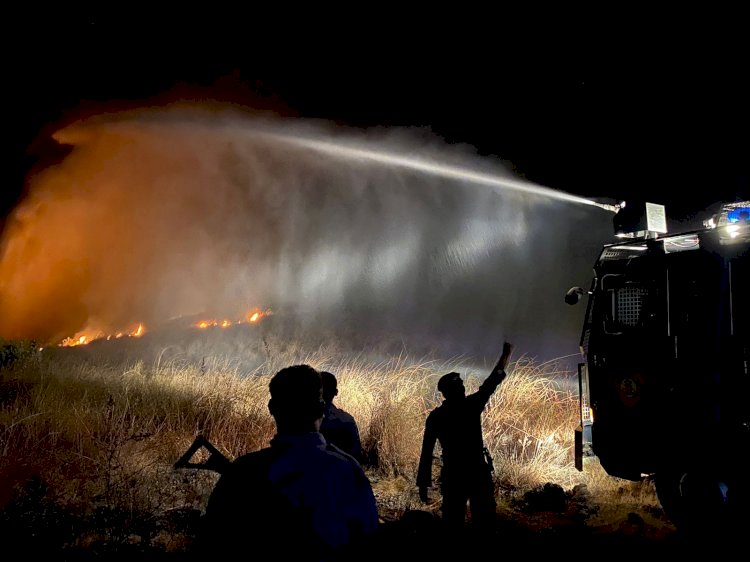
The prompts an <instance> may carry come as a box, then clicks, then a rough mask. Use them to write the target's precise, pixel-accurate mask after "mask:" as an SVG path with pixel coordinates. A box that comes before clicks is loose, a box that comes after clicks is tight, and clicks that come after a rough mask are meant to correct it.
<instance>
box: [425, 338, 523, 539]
mask: <svg viewBox="0 0 750 562" xmlns="http://www.w3.org/2000/svg"><path fill="white" fill-rule="evenodd" d="M512 350H513V346H512V345H511V344H510V343H507V342H506V343H505V344H503V352H502V355H501V356H500V359H499V361H498V362H497V365H495V368H494V369H492V372H491V373H490V374H489V376H488V377H487V378H486V379H485V380H484V382H482V384H481V386H480V387H479V390H477V391H476V392H475V393H473V394H470V395H469V396H466V389H465V388H464V383H463V381H462V380H461V375H460V374H458V373H448V374H447V375H443V376H442V377H441V378H440V380H439V381H438V386H437V387H438V390H439V391H440V392H441V393H442V394H443V397H444V398H445V400H444V401H443V403H442V404H441V405H440V406H438V407H437V408H435V409H434V410H432V412H430V414H429V415H428V416H427V421H426V423H425V431H424V438H423V441H422V454H421V456H420V459H419V470H418V473H417V486H418V487H419V497H420V498H421V500H422V501H423V502H426V501H427V499H428V498H427V489H428V488H429V487H430V486H431V485H432V454H433V450H434V448H435V442H436V441H439V442H440V446H441V448H442V459H443V467H442V470H441V473H440V491H441V494H442V496H443V506H442V514H443V521H444V523H445V524H446V525H448V526H449V527H450V528H453V529H458V528H460V527H461V526H462V525H463V524H464V520H465V515H466V503H467V501H468V502H469V505H470V508H471V518H472V522H473V523H476V524H478V525H486V524H487V523H490V522H491V521H492V519H493V518H494V515H495V509H496V504H495V486H494V483H493V480H492V467H491V465H490V459H488V458H485V453H486V450H485V448H484V442H483V439H482V419H481V416H482V411H483V410H484V407H485V406H486V405H487V402H488V401H489V399H490V396H492V394H493V393H494V392H495V390H496V389H497V387H498V386H499V385H500V383H501V382H502V381H503V380H504V379H505V376H506V374H505V368H506V367H507V365H508V361H509V359H510V354H511V352H512Z"/></svg>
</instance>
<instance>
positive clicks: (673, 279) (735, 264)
mask: <svg viewBox="0 0 750 562" xmlns="http://www.w3.org/2000/svg"><path fill="white" fill-rule="evenodd" d="M749 214H750V201H744V202H734V203H729V204H724V205H722V206H721V208H720V210H719V211H718V212H717V213H716V214H714V215H712V216H711V217H710V218H708V219H707V220H705V221H703V228H699V229H695V230H690V231H687V232H681V233H679V234H671V233H667V228H666V215H665V210H664V207H663V206H662V205H657V204H653V203H646V202H643V203H630V202H627V203H621V204H620V205H617V212H616V214H615V215H614V219H613V222H614V227H615V234H616V236H617V238H616V239H615V240H617V241H614V242H612V243H610V244H607V245H605V246H604V247H603V249H602V251H601V253H600V254H599V257H598V258H597V259H596V262H595V263H594V272H593V280H592V281H591V284H590V288H589V289H588V291H587V290H585V289H583V288H581V287H573V288H571V289H570V290H569V291H568V293H567V294H566V296H565V301H566V302H567V303H568V304H575V303H577V302H578V301H579V300H580V299H581V298H582V297H584V296H587V300H588V304H587V308H586V313H585V317H584V321H583V330H582V335H581V341H580V348H581V354H582V362H581V363H580V364H579V366H578V371H579V391H580V405H581V416H580V425H579V426H578V428H576V467H577V468H578V469H579V470H584V464H585V463H584V458H585V457H597V458H598V460H599V462H600V464H601V466H602V467H603V468H604V470H605V471H606V472H607V473H608V474H609V475H611V476H615V477H618V478H622V479H627V480H632V481H639V480H642V479H644V478H651V479H653V482H654V484H655V487H656V493H657V496H658V498H659V501H660V503H661V505H662V507H663V509H664V512H665V514H666V515H667V517H669V519H670V520H671V521H672V522H673V523H674V524H675V525H676V526H677V528H678V529H679V528H688V529H693V528H694V529H701V528H706V527H707V526H714V527H716V528H720V527H723V526H725V525H726V526H729V527H732V526H733V525H734V524H735V523H736V522H737V521H744V523H743V524H746V523H747V520H748V515H747V512H748V511H750V510H748V509H747V507H748V505H747V504H748V498H749V493H748V492H749V489H750V486H748V479H750V466H749V464H748V460H747V458H746V457H747V452H748V451H750V375H749V374H748V362H749V361H750V304H749V303H750V250H749V249H750V221H749V220H748V215H749ZM733 528H735V529H737V527H736V526H734V527H733Z"/></svg>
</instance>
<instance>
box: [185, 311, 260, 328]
mask: <svg viewBox="0 0 750 562" xmlns="http://www.w3.org/2000/svg"><path fill="white" fill-rule="evenodd" d="M271 314H273V312H272V311H271V309H266V310H260V309H257V308H254V309H251V310H248V311H247V312H246V313H245V315H244V317H243V318H242V319H241V320H229V319H227V318H224V319H221V320H216V319H211V320H199V321H198V322H196V323H195V324H194V326H195V327H196V328H200V329H202V330H205V329H206V328H229V327H230V326H236V325H237V324H257V323H258V322H260V321H261V319H263V318H265V317H266V316H270V315H271Z"/></svg>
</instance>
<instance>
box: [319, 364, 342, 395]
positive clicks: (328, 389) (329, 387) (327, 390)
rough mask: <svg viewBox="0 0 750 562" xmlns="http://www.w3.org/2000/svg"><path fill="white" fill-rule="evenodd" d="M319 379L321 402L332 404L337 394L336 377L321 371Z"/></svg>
mask: <svg viewBox="0 0 750 562" xmlns="http://www.w3.org/2000/svg"><path fill="white" fill-rule="evenodd" d="M320 377H321V379H323V400H325V401H326V402H333V399H334V398H335V397H336V396H337V395H338V393H339V389H338V384H337V383H336V377H335V376H334V374H333V373H329V372H328V371H321V372H320Z"/></svg>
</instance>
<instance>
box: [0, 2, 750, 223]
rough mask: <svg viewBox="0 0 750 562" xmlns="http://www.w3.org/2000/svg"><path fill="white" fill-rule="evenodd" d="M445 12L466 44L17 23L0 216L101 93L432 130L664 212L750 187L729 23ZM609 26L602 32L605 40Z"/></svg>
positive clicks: (320, 33)
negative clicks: (52, 137) (55, 135)
mask: <svg viewBox="0 0 750 562" xmlns="http://www.w3.org/2000/svg"><path fill="white" fill-rule="evenodd" d="M455 15H456V17H457V18H458V19H457V20H456V21H455V22H451V23H454V24H455V25H456V27H458V26H459V25H461V23H462V22H463V23H465V22H466V21H475V23H476V25H478V26H479V27H478V29H477V37H471V34H469V36H468V37H462V38H459V37H458V36H457V35H456V36H455V37H454V36H443V35H441V32H440V31H438V30H436V31H435V32H434V34H433V33H430V32H429V31H420V30H419V28H418V27H417V26H414V27H411V26H410V24H409V23H407V20H404V22H403V24H402V25H401V26H397V25H395V24H394V25H391V26H390V27H389V28H387V29H384V30H383V31H381V33H380V34H375V32H374V31H372V29H371V28H370V27H368V26H367V25H366V22H362V23H361V27H354V28H352V29H349V30H346V31H344V30H343V29H338V28H336V27H335V26H334V30H330V29H325V28H322V27H321V28H320V29H317V28H314V27H312V26H311V27H310V29H308V30H307V31H304V30H303V31H300V32H297V31H294V30H292V29H291V27H290V28H289V29H286V30H285V31H283V32H282V31H279V27H278V26H276V27H274V26H271V25H270V22H267V21H266V22H263V24H261V22H260V18H258V22H257V25H254V26H247V27H246V26H245V23H243V22H245V21H247V20H246V19H245V20H243V19H242V18H239V17H238V19H239V20H240V21H239V22H234V24H232V23H231V20H232V18H231V17H229V16H227V15H219V16H216V15H210V14H200V15H198V14H195V15H190V14H188V15H187V16H181V17H179V18H178V17H176V16H175V17H173V16H172V15H171V14H170V15H169V16H160V17H156V15H153V16H152V17H150V18H145V17H142V16H141V15H138V14H118V15H117V16H114V15H107V14H93V13H89V12H81V13H67V14H65V15H64V16H60V17H54V16H50V20H49V21H48V22H47V23H46V24H45V25H42V24H40V23H39V22H37V21H33V22H30V21H27V20H23V21H19V22H16V23H15V24H13V25H18V26H20V27H21V30H22V31H19V33H21V32H23V33H25V37H27V38H28V41H26V42H24V43H19V42H17V41H15V40H13V39H7V41H8V42H7V44H6V53H8V56H7V57H6V61H5V63H4V67H5V68H4V90H5V92H4V93H5V94H6V96H5V97H6V99H8V100H10V103H9V104H8V105H7V108H8V109H7V115H6V124H7V128H6V139H7V140H10V149H5V153H6V155H7V156H9V160H8V162H9V165H8V166H6V167H5V178H4V182H3V183H4V189H3V200H2V202H1V203H2V211H3V214H4V213H5V212H7V210H8V209H9V207H11V206H12V205H13V203H14V202H15V200H16V198H17V197H18V195H19V193H20V190H21V187H22V185H23V180H24V177H25V175H26V173H27V171H28V169H29V167H30V166H32V165H33V164H34V162H35V161H36V157H35V154H38V153H39V152H41V151H43V150H44V146H43V145H44V141H43V140H40V139H39V136H40V133H41V136H42V137H44V131H45V126H47V125H48V124H49V123H53V122H56V121H58V120H59V119H60V118H62V117H64V116H66V115H68V116H70V115H71V114H75V113H76V112H77V111H80V110H81V108H84V111H86V110H88V111H96V108H97V107H101V105H102V104H103V103H106V104H108V107H110V108H111V106H112V105H111V104H112V102H113V100H117V101H119V103H120V104H121V105H122V106H129V105H131V106H132V105H136V106H137V105H139V104H142V103H143V101H144V100H155V101H156V102H157V103H164V102H168V101H173V100H175V99H220V100H229V101H231V102H234V103H238V104H241V105H248V106H252V107H256V108H262V109H271V110H273V111H276V112H278V113H279V114H281V115H289V116H300V117H309V118H320V119H326V120H332V121H335V122H338V123H342V124H348V125H352V126H355V127H362V128H372V127H396V126H397V127H421V128H427V129H429V130H431V131H433V132H434V133H435V134H436V135H438V136H439V137H442V138H444V139H445V140H446V141H447V142H449V143H459V144H467V145H470V146H473V147H475V148H476V150H477V151H478V153H479V154H485V155H492V156H496V157H499V158H502V159H504V160H507V161H509V162H511V163H512V164H513V166H514V167H515V169H516V171H517V172H518V173H519V174H522V175H523V176H524V177H526V178H527V179H529V180H530V181H533V182H535V183H538V184H541V185H544V186H548V187H552V188H554V189H559V190H563V191H566V192H569V193H574V194H579V195H583V196H586V197H611V198H615V199H628V198H639V197H648V198H649V199H651V200H653V201H654V202H658V203H663V204H665V205H667V210H668V213H669V215H670V216H672V217H674V218H676V219H683V218H688V217H691V216H692V215H693V214H694V213H700V212H701V211H703V210H704V209H705V208H706V207H707V206H709V205H711V204H713V203H715V202H717V201H718V200H725V199H735V198H738V197H745V198H747V197H748V179H747V176H748V168H749V166H750V164H748V161H749V160H750V158H748V154H749V153H750V152H749V149H750V144H749V142H750V141H748V135H747V131H748V125H750V109H748V103H747V88H746V84H745V75H746V68H745V67H744V66H743V65H742V64H741V60H740V59H741V56H740V52H739V51H737V43H736V41H737V40H738V37H737V31H736V30H734V29H733V28H732V27H730V25H729V22H728V21H726V20H722V22H723V23H722V25H723V27H718V28H714V31H716V32H717V33H718V34H719V35H721V37H718V38H717V39H713V36H711V38H710V39H709V37H708V36H706V37H703V38H700V37H695V36H694V35H693V34H692V32H690V30H689V29H686V30H685V31H684V33H680V32H679V31H678V30H669V29H665V28H661V27H659V25H660V24H661V23H663V20H661V19H659V17H658V16H657V15H656V14H651V17H652V18H653V21H652V25H653V29H648V26H647V25H646V24H642V26H640V27H636V28H632V29H628V30H625V31H623V32H622V33H623V35H620V33H618V32H615V30H613V29H609V28H606V27H602V29H601V30H599V31H594V30H592V29H586V27H584V28H582V29H581V28H577V27H576V28H570V29H564V30H562V31H559V32H558V33H557V34H552V33H546V34H545V32H546V31H547V29H546V28H541V27H535V26H536V24H535V23H534V25H531V24H527V25H528V27H526V26H524V27H521V28H520V30H519V29H517V30H516V31H515V32H511V31H510V30H509V29H507V26H503V28H502V30H503V33H502V34H500V33H498V35H497V36H486V32H487V30H488V29H492V28H493V24H492V21H489V22H485V23H484V25H483V23H482V21H481V20H482V17H483V16H482V14H481V13H477V14H474V15H473V16H468V19H466V18H467V16H466V15H463V16H462V15H460V13H456V14H455ZM569 15H571V16H573V17H575V14H569ZM688 16H689V15H684V16H683V17H688ZM451 17H453V16H451ZM663 17H666V16H663ZM695 17H696V19H697V20H700V21H701V22H702V23H704V24H705V25H706V26H708V23H707V22H708V21H712V20H709V19H707V18H709V14H703V15H701V16H700V18H698V15H697V14H696V16H695ZM729 17H730V15H729V14H726V18H729ZM701 18H703V19H701ZM448 19H449V20H450V19H451V18H448ZM409 21H410V20H409ZM682 23H683V24H685V23H686V22H685V21H683V22H682ZM264 25H265V28H264ZM371 25H372V28H373V29H378V27H377V24H376V23H371ZM516 25H517V26H518V25H519V22H516ZM303 29H304V28H303ZM582 30H585V31H586V34H580V33H579V34H578V35H576V33H577V32H579V31H582ZM527 31H528V33H529V35H525V33H526V32H527ZM336 32H337V33H339V34H340V35H337V34H336ZM630 32H632V33H633V37H630V36H629V35H628V34H629V33H630ZM568 33H569V34H568ZM608 33H612V34H614V35H615V37H614V38H613V39H612V41H611V43H602V42H601V39H602V37H605V36H606V35H607V34H608ZM654 37H656V38H657V40H658V42H656V41H655V40H654ZM295 39H296V40H297V42H296V43H295V42H294V41H295ZM628 41H629V42H628ZM618 42H622V48H621V49H614V50H612V51H611V52H610V51H609V50H607V49H608V48H609V47H610V46H612V45H616V44H617V43H618ZM92 108H93V109H92ZM35 140H36V141H37V142H36V144H34V143H33V141H35ZM47 148H48V147H47Z"/></svg>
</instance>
